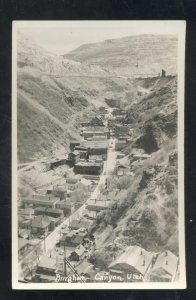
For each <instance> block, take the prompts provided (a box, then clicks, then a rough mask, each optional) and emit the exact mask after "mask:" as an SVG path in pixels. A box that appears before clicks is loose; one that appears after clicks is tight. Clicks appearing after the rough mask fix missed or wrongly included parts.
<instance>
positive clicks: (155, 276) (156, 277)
mask: <svg viewBox="0 0 196 300" xmlns="http://www.w3.org/2000/svg"><path fill="white" fill-rule="evenodd" d="M177 269H178V257H177V256H176V255H175V254H173V253H172V252H171V251H169V250H167V251H164V252H162V253H160V254H158V256H157V259H156V261H155V264H154V265H153V268H152V270H151V273H150V281H157V282H168V281H174V279H175V276H176V272H177Z"/></svg>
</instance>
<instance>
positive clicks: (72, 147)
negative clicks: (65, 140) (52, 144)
mask: <svg viewBox="0 0 196 300" xmlns="http://www.w3.org/2000/svg"><path fill="white" fill-rule="evenodd" d="M79 145H80V142H79V141H72V142H70V144H69V148H70V150H71V151H72V152H73V151H74V150H75V147H76V146H79Z"/></svg>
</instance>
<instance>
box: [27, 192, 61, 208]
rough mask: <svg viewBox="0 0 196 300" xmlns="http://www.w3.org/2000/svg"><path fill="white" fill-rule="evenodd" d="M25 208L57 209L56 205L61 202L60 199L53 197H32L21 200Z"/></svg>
mask: <svg viewBox="0 0 196 300" xmlns="http://www.w3.org/2000/svg"><path fill="white" fill-rule="evenodd" d="M21 201H22V205H24V206H29V205H31V206H33V207H36V206H46V207H53V208H55V207H56V204H57V203H58V202H59V201H60V198H58V197H54V196H51V195H32V196H28V197H24V198H22V199H21Z"/></svg>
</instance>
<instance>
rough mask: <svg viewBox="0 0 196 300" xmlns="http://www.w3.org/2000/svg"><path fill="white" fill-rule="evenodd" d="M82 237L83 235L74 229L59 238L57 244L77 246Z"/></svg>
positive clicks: (80, 242)
mask: <svg viewBox="0 0 196 300" xmlns="http://www.w3.org/2000/svg"><path fill="white" fill-rule="evenodd" d="M83 239H84V235H82V234H79V233H76V232H75V231H70V232H69V233H68V234H67V235H63V236H62V237H61V238H60V240H59V244H60V247H73V248H75V247H77V246H79V245H80V244H82V242H83Z"/></svg>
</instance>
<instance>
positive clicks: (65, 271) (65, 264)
mask: <svg viewBox="0 0 196 300" xmlns="http://www.w3.org/2000/svg"><path fill="white" fill-rule="evenodd" d="M64 274H65V276H67V263H66V249H65V245H64Z"/></svg>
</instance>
